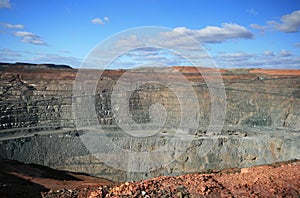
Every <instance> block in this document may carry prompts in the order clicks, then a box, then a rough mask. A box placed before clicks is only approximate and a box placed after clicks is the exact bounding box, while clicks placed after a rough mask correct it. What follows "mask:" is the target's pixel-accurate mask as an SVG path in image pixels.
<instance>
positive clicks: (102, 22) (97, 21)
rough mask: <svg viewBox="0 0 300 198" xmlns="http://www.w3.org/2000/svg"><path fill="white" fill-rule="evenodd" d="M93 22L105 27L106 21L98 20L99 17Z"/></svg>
mask: <svg viewBox="0 0 300 198" xmlns="http://www.w3.org/2000/svg"><path fill="white" fill-rule="evenodd" d="M91 22H92V23H93V24H98V25H104V24H105V23H104V21H103V20H102V19H100V18H98V17H97V18H94V19H92V20H91Z"/></svg>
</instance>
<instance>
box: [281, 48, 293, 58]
mask: <svg viewBox="0 0 300 198" xmlns="http://www.w3.org/2000/svg"><path fill="white" fill-rule="evenodd" d="M279 55H280V56H283V57H286V56H291V55H292V53H291V52H289V51H287V50H284V49H283V50H281V51H280V52H279Z"/></svg>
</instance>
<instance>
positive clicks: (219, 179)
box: [0, 160, 300, 198]
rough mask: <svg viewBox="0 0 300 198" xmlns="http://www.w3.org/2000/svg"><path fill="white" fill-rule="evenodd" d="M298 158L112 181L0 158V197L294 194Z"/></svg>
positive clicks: (298, 189) (298, 187) (298, 188)
mask: <svg viewBox="0 0 300 198" xmlns="http://www.w3.org/2000/svg"><path fill="white" fill-rule="evenodd" d="M299 194H300V161H299V160H298V161H289V162H286V163H276V164H272V165H269V166H257V167H252V168H242V169H225V170H222V171H208V172H207V173H205V174H200V173H194V174H186V175H182V176H177V177H171V176H160V177H157V178H153V179H148V180H143V181H136V182H125V183H115V182H112V181H108V180H105V179H101V178H96V177H91V176H88V175H85V174H79V173H72V172H66V171H57V170H54V169H51V168H48V167H45V166H40V165H35V164H23V163H19V162H17V161H8V160H4V161H1V162H0V197H47V198H57V197H299Z"/></svg>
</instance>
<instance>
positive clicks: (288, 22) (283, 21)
mask: <svg viewBox="0 0 300 198" xmlns="http://www.w3.org/2000/svg"><path fill="white" fill-rule="evenodd" d="M251 27H252V28H255V29H258V30H261V31H265V30H266V29H274V30H277V31H280V32H286V33H295V32H299V30H300V10H296V11H294V12H292V13H290V14H286V15H283V16H281V17H280V20H279V21H278V20H277V21H276V20H271V21H267V24H266V25H264V26H261V25H257V24H251Z"/></svg>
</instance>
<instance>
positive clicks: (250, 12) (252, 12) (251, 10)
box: [247, 8, 258, 15]
mask: <svg viewBox="0 0 300 198" xmlns="http://www.w3.org/2000/svg"><path fill="white" fill-rule="evenodd" d="M247 12H248V13H249V14H252V15H257V14H258V12H257V11H256V10H255V9H254V8H251V9H248V10H247Z"/></svg>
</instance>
